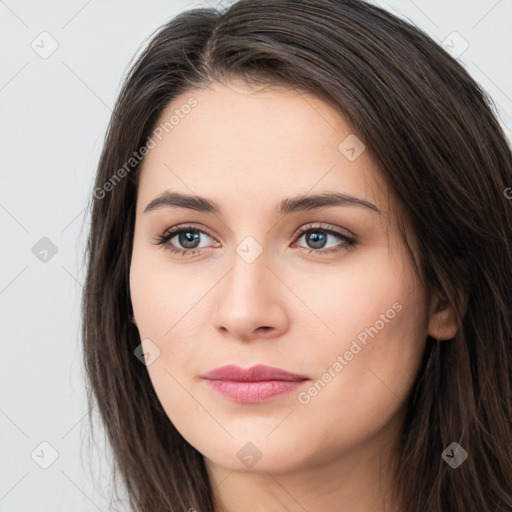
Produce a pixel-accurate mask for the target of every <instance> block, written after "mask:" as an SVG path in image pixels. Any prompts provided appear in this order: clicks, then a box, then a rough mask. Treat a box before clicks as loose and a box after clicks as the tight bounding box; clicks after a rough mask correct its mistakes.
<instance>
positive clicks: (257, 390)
mask: <svg viewBox="0 0 512 512" xmlns="http://www.w3.org/2000/svg"><path fill="white" fill-rule="evenodd" d="M206 382H207V383H208V385H209V386H210V387H211V388H212V389H213V390H214V391H217V392H218V393H220V394H221V395H224V396H227V397H229V398H232V399H234V400H235V401H237V402H245V403H258V402H265V401H266V400H270V399H271V398H274V397H276V396H279V395H284V394H285V393H290V392H291V391H294V390H295V389H297V388H298V387H300V386H302V385H303V384H304V382H306V381H305V380H293V381H290V380H267V381H261V382H238V381H232V380H209V379H206Z"/></svg>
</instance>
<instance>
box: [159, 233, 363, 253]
mask: <svg viewBox="0 0 512 512" xmlns="http://www.w3.org/2000/svg"><path fill="white" fill-rule="evenodd" d="M186 232H195V233H203V234H205V235H207V236H209V237H210V238H213V237H212V236H211V235H210V234H208V233H207V232H206V231H204V230H202V229H199V228H197V227H196V226H193V225H186V226H182V227H177V228H172V229H170V230H167V231H165V232H164V233H163V234H162V235H158V236H157V237H156V238H155V239H154V244H155V245H165V244H167V245H169V247H167V250H168V251H169V252H170V253H171V254H181V256H185V255H186V256H192V255H193V254H196V253H198V252H200V251H201V249H204V247H203V248H200V249H197V248H196V249H177V248H176V247H174V246H172V245H170V244H169V241H170V240H172V239H173V238H174V237H175V236H176V235H179V234H181V233H186ZM309 232H321V233H324V234H327V235H332V236H335V237H336V238H338V239H340V240H343V241H344V242H345V245H344V246H343V247H342V248H341V249H336V250H332V249H330V250H322V249H307V248H306V247H299V249H306V250H308V254H311V253H312V252H315V253H320V254H325V253H330V254H333V253H338V252H339V251H341V250H349V249H350V248H351V247H353V246H355V245H356V244H357V241H356V239H355V238H353V237H350V236H347V235H344V234H342V233H340V232H338V231H334V230H332V229H329V228H326V227H323V226H322V225H315V226H308V227H306V228H302V229H300V230H299V232H298V233H297V234H296V235H295V239H296V240H299V239H300V238H301V237H302V236H303V235H304V234H306V233H309Z"/></svg>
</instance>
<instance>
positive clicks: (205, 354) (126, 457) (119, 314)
mask: <svg viewBox="0 0 512 512" xmlns="http://www.w3.org/2000/svg"><path fill="white" fill-rule="evenodd" d="M490 104H491V100H490V99H489V97H488V96H486V94H485V93H484V92H483V91H482V90H481V89H480V88H479V86H478V85H477V84H476V83H475V82H474V81H473V80H472V78H471V77H470V76H469V75H468V73H467V72H466V71H465V70H464V68H463V67H462V66H461V65H460V64H459V63H458V62H457V61H456V60H454V59H453V58H452V57H450V56H449V55H448V54H447V53H446V52H445V51H444V50H443V49H442V48H440V47H439V46H437V45H436V43H434V42H433V41H432V40H431V39H430V38H429V37H427V36H426V35H425V34H423V33H422V32H421V31H419V30H418V29H417V28H415V27H413V26H411V25H410V24H408V23H406V22H404V21H403V20H400V19H398V18H396V17H394V16H393V15H391V14H390V13H388V12H386V11H384V10H382V9H380V8H378V7H375V6H372V5H369V4H366V3H365V2H363V1H360V0H345V1H340V0H336V1H334V0H299V1H296V0H294V1H291V0H277V1H276V0H272V1H269V0H259V1H258V2H252V1H249V0H239V1H238V2H236V3H235V4H233V5H232V6H230V7H229V8H228V9H225V10H224V11H222V12H217V11H215V10H213V9H194V10H190V11H187V12H184V13H182V14H180V15H179V16H177V17H176V18H174V19H173V20H171V21H170V22H169V23H167V24H166V25H165V26H163V27H162V28H161V29H160V30H159V31H158V33H157V34H156V35H154V37H153V38H152V40H151V42H150V44H149V45H148V47H147V48H146V49H145V51H144V52H143V53H142V54H141V55H140V57H139V58H138V59H137V62H136V63H135V64H134V65H133V67H132V69H131V70H130V73H129V75H128V77H127V78H126V80H125V83H124V86H123V88H122V90H121V92H120V94H119V98H118V100H117V103H116V106H115V109H114V112H113V115H112V119H111V123H110V126H109V130H108V135H107V138H106V140H105V145H104V149H103V152H102V156H101V159H100V163H99V167H98V172H97V176H96V182H95V185H94V191H93V197H92V202H91V209H92V224H91V231H90V238H89V244H88V252H87V254H88V274H87V280H86V285H85V288H84V296H83V342H84V352H85V367H86V370H87V375H88V378H89V381H90V389H89V400H90V401H91V403H92V402H94V401H96V402H97V404H98V407H99V411H100V413H101V416H102V420H103V423H104V425H105V428H106V432H107V434H108V439H109V442H110V443H111V446H112V449H113V454H114V459H115V470H116V471H117V472H119V473H120V474H121V476H122V478H123V482H124V484H125V485H126V489H127V491H128V495H129V498H130V504H131V507H132V508H133V509H134V510H141V511H144V512H146V511H147V512H150V511H151V512H156V511H160V510H173V511H178V510H180V511H181V510H189V511H193V510H197V511H214V512H220V511H225V512H234V511H239V510H243V511H249V512H250V511H256V510H258V511H259V510H265V511H280V510H283V511H285V510H286V511H299V510H300V511H303V510H308V511H310V512H313V511H333V512H334V511H340V510H350V511H351V512H363V511H364V512H367V511H370V510H379V511H385V512H398V511H403V512H420V511H421V512H430V511H436V512H439V511H443V512H445V511H446V512H452V511H456V510H464V511H480V512H483V511H488V512H490V511H496V512H498V511H499V512H501V511H506V510H507V511H508V510H511V509H512V443H511V442H510V440H511V438H512V411H511V408H512V360H511V356H510V349H511V348H512V313H511V312H512V250H511V241H512V203H511V201H510V198H509V197H510V194H507V190H510V187H511V186H512V155H511V152H510V149H509V147H508V145H507V141H506V138H505V135H504V133H503V130H502V129H501V127H500V125H499V123H498V121H497V120H496V118H495V117H494V116H493V113H492V111H491V107H490Z"/></svg>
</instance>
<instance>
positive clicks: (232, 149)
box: [130, 80, 457, 512]
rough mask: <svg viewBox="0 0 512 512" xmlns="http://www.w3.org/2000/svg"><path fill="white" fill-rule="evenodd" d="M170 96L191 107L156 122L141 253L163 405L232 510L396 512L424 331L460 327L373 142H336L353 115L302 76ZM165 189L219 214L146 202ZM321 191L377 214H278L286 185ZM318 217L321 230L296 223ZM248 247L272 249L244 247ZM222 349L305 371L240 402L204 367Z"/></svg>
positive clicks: (136, 296)
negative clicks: (420, 273) (407, 228)
mask: <svg viewBox="0 0 512 512" xmlns="http://www.w3.org/2000/svg"><path fill="white" fill-rule="evenodd" d="M191 97H193V98H195V99H196V100H197V106H195V107H194V108H191V109H190V111H189V109H185V108H183V105H186V104H187V100H189V98H191ZM176 109H181V111H182V112H185V111H186V112H187V114H186V115H182V116H180V119H179V122H178V123H177V124H176V125H175V126H174V127H173V129H172V130H169V131H168V133H167V134H165V133H164V135H163V137H162V140H161V141H160V140H158V139H156V138H154V140H155V142H157V144H156V146H155V147H154V148H153V149H151V150H150V152H149V153H148V155H147V157H146V159H145V161H144V164H143V170H142V174H141V176H140V183H139V188H138V197H137V207H136V224H135V235H134V241H133V242H134V243H133V254H132V263H131V269H130V291H131V300H132V305H133V310H134V319H135V322H136V325H137V328H138V330H139V333H140V337H141V340H145V339H149V340H151V342H152V343H153V344H154V345H153V346H156V347H158V349H159V350H160V354H159V356H158V357H157V358H156V359H155V360H154V361H153V362H152V363H151V364H149V365H148V366H147V371H148V372H149V376H150V379H151V382H152V384H153V386H154V389H155V392H156V393H157V395H158V397H159V399H160V401H161V403H162V406H163V408H164V409H165V411H166V413H167V415H168V417H169V419H170V420H171V421H172V422H173V424H174V425H175V427H176V428H177V430H178V431H179V432H180V433H181V435H182V436H183V437H184V438H185V439H186V440H187V441H188V442H189V443H190V444H191V445H192V446H194V447H195V448H196V449H197V450H198V451H199V452H200V453H202V454H203V455H204V457H205V463H206V467H207V470H208V474H209V475H210V478H211V481H212V483H213V485H212V487H214V489H215V490H214V493H215V498H216V500H217V502H218V501H222V502H223V503H224V505H225V507H226V510H227V511H228V512H238V511H240V510H244V511H246V512H257V511H258V512H259V511H262V512H263V511H266V512H267V511H272V512H273V511H281V510H282V511H290V512H303V511H304V510H307V511H308V512H321V511H322V512H325V511H329V512H331V511H350V512H369V511H374V510H375V511H376V510H379V511H385V512H399V511H400V510H401V508H400V506H399V504H398V503H392V502H391V501H390V498H389V489H390V485H391V481H390V476H389V475H390V470H389V468H390V463H391V460H392V459H391V455H392V451H391V443H392V442H393V440H394V439H395V438H396V435H397V430H398V428H399V425H400V419H401V416H400V413H401V410H402V409H401V407H402V405H403V401H404V399H405V397H406V395H407V393H408V391H409V390H410V388H411V386H412V384H413V381H414V378H415V376H416V373H417V371H418V368H419V364H420V360H421V355H422V351H423V349H424V346H425V340H426V336H427V334H429V335H431V336H433V337H434V338H437V339H441V340H443V339H448V338H451V337H452V336H454V334H455V332H456V331H457V325H456V322H455V320H454V316H453V312H452V311H451V310H450V309H448V308H445V307H444V306H443V305H442V304H439V303H438V302H437V300H434V299H431V298H429V297H427V296H426V295H425V293H424V292H423V290H422V288H421V286H419V282H418V280H417V278H416V276H415V275H414V272H413V267H412V263H411V262H410V261H409V260H408V258H407V256H406V252H405V247H404V244H403V242H402V241H401V239H400V237H399V233H398V231H397V227H396V225H395V223H394V222H393V220H394V218H393V216H392V215H391V211H392V210H391V208H390V206H391V204H390V203H389V201H390V197H391V196H390V194H389V193H388V187H387V186H386V184H385V183H384V182H383V180H382V178H381V177H380V175H379V172H378V169H377V167H376V165H375V164H374V162H372V160H371V159H370V156H369V154H368V151H363V152H362V153H361V154H360V156H359V157H357V158H356V159H355V160H353V161H351V160H350V159H348V158H347V157H346V156H345V155H344V154H343V153H342V152H341V151H340V149H338V146H339V144H340V143H341V142H342V141H344V140H345V139H346V137H347V136H349V135H350V134H352V133H353V130H352V129H351V127H350V126H349V125H348V124H347V122H346V121H345V120H344V119H343V118H342V117H341V116H340V115H339V114H338V113H337V112H336V111H335V110H334V109H333V108H331V107H330V106H329V105H327V104H326V103H324V102H323V101H321V100H320V99H318V98H316V97H315V96H312V95H309V94H305V93H302V92H297V91H292V90H291V89H284V88H281V89H279V88H277V87H274V88H271V87H266V88H265V87H263V86H254V85H252V86H248V85H246V84H245V83H244V82H241V81H239V80H231V81H229V82H227V83H226V84H219V83H213V84H211V85H210V86H209V87H207V88H205V89H204V90H194V91H190V92H188V93H185V94H183V95H181V96H179V97H177V98H175V99H174V100H173V101H172V102H171V104H170V105H168V107H167V109H166V110H165V111H164V112H163V114H162V116H161V120H162V122H165V121H167V120H168V119H169V118H170V117H171V115H172V114H173V113H174V111H175V110H176ZM165 191H170V192H179V193H182V194H189V195H192V196H200V197H204V198H207V199H208V200H210V201H214V202H216V203H218V204H219V206H220V208H221V212H222V214H217V213H214V212H205V211H197V210H192V209H187V208H183V207H171V206H160V207H157V208H154V209H150V210H149V211H146V212H144V210H145V208H146V206H147V205H148V204H149V203H150V202H151V201H152V200H153V199H155V198H156V197H157V196H159V195H160V194H162V193H164V192H165ZM325 192H327V193H332V192H338V193H343V194H349V195H351V196H354V197H356V198H359V199H361V200H364V201H367V202H368V203H371V204H372V205H374V207H376V208H378V210H379V211H380V214H379V213H378V212H376V211H374V209H372V208H367V207H363V206H355V205H348V206H347V205H336V206H327V207H323V208H318V209H314V210H302V211H292V212H289V213H287V214H279V213H278V210H277V207H278V204H279V203H280V202H281V201H283V200H284V199H286V198H292V197H302V196H304V195H313V194H318V193H325ZM319 223H320V224H321V227H325V228H327V229H331V230H333V231H337V232H339V233H340V234H341V235H347V236H348V235H350V236H353V237H354V238H355V239H356V241H357V242H356V244H355V245H352V246H349V245H348V244H347V242H346V241H345V240H344V239H343V238H338V237H337V236H334V235H332V234H325V233H323V232H322V230H321V229H320V230H319V228H318V224H319ZM189 224H192V225H193V227H194V229H196V230H198V231H193V230H192V235H193V234H194V233H195V234H196V236H197V242H196V243H195V244H191V243H190V242H189V244H188V245H186V243H187V239H186V238H185V237H184V236H183V235H182V236H181V237H179V236H177V235H175V236H174V237H173V238H172V239H171V240H169V241H168V242H167V243H166V244H162V245H156V244H155V240H156V239H157V238H158V237H159V236H160V235H163V234H164V233H165V232H166V231H168V230H169V229H170V228H174V227H183V226H187V225H189ZM308 227H311V228H312V230H311V232H310V234H309V236H308V234H307V233H306V234H302V235H300V237H298V236H297V232H298V231H299V229H300V228H308ZM190 231H191V230H190V229H189V230H188V232H189V233H190ZM192 235H189V236H192ZM315 236H316V238H315ZM246 237H252V238H251V239H250V240H251V243H250V244H249V245H247V240H245V241H244V239H246ZM191 239H192V238H191ZM243 241H244V243H243V244H242V245H240V244H241V243H242V242H243ZM322 243H323V245H322ZM239 246H240V247H242V248H245V250H246V251H248V252H249V253H250V254H252V255H255V254H259V252H258V251H260V250H261V254H259V255H258V256H257V257H256V258H255V259H254V261H251V262H250V263H249V262H248V261H247V259H244V257H242V256H241V255H240V254H242V255H243V254H244V253H243V252H240V253H239V252H237V247H239ZM169 248H175V249H177V250H179V249H181V250H183V251H189V253H190V251H192V250H194V251H196V252H195V253H193V254H191V255H188V254H185V255H183V256H182V255H179V254H172V253H171V252H170V251H169ZM321 250H324V251H328V252H326V253H324V254H322V253H320V252H319V251H321ZM255 251H256V252H255ZM393 305H394V306H393ZM371 327H373V328H374V331H373V332H374V335H373V337H370V336H368V339H367V343H366V345H364V344H362V343H358V345H359V346H360V347H361V349H360V350H359V351H357V353H355V355H353V356H352V357H350V354H347V351H348V352H350V348H351V346H352V347H353V346H354V345H352V344H353V342H354V340H357V339H358V338H357V337H358V335H359V336H364V335H362V334H361V333H364V332H366V331H365V329H367V328H368V329H369V328H371ZM356 350H357V349H356ZM356 350H354V352H356ZM338 356H341V357H342V358H343V359H342V360H343V361H344V363H343V367H342V370H341V371H340V370H339V368H340V366H339V365H338V366H337V369H336V368H335V366H334V365H335V363H336V361H340V359H338ZM226 364H236V365H238V366H242V367H244V368H248V367H250V366H253V365H255V364H266V365H269V366H275V367H278V368H282V369H285V370H287V371H289V372H292V373H297V374H301V375H305V376H307V377H308V378H309V380H308V381H306V382H305V383H304V385H303V386H302V387H300V388H299V389H297V390H295V391H294V392H292V393H290V394H286V395H284V396H283V395H281V396H279V397H277V398H274V399H272V400H270V401H267V402H263V403H249V404H248V403H238V402H235V401H233V400H230V399H228V398H226V397H224V396H222V395H220V394H218V393H216V392H215V391H213V390H212V389H210V387H209V386H207V385H206V384H205V381H204V380H203V379H201V377H200V376H201V375H202V374H203V373H204V372H206V371H209V370H212V369H213V368H216V367H219V366H223V365H226ZM329 368H331V372H330V376H331V378H330V380H329V379H328V376H327V377H325V376H324V375H325V374H326V372H328V369H329ZM322 376H324V377H322ZM322 379H323V382H324V383H325V386H323V387H322V388H321V390H320V391H317V392H316V394H315V391H314V389H313V391H310V390H311V388H312V387H313V388H314V384H315V382H317V381H318V380H322ZM300 393H302V394H300ZM299 397H302V401H301V400H300V399H299ZM307 397H309V401H308V400H307ZM248 442H250V443H252V445H254V446H255V447H256V448H257V450H258V451H259V452H258V453H260V454H261V458H260V459H259V460H258V461H257V462H256V463H255V464H254V465H253V466H251V467H249V466H248V465H247V464H246V463H245V462H243V461H242V460H241V458H239V457H238V456H237V454H238V452H239V451H240V450H241V449H242V448H243V447H244V446H245V445H246V443H248ZM252 445H250V447H249V448H247V447H246V450H249V453H250V454H253V455H256V451H255V449H254V448H253V447H252ZM251 450H252V451H251ZM243 453H245V452H243ZM191 507H193V504H191ZM219 510H220V509H219Z"/></svg>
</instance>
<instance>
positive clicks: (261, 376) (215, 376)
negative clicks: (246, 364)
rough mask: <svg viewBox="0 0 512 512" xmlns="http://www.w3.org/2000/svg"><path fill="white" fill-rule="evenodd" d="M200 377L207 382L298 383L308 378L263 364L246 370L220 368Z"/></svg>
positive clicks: (229, 367) (227, 367)
mask: <svg viewBox="0 0 512 512" xmlns="http://www.w3.org/2000/svg"><path fill="white" fill-rule="evenodd" d="M202 377H203V378H204V379H208V380H231V381H238V382H259V381H268V380H287V381H300V380H307V379H308V377H306V376H304V375H297V374H295V373H290V372H287V371H286V370H282V369H281V368H274V367H273V366H266V365H264V364H257V365H256V366H251V367H250V368H247V369H245V368H241V367H240V366H235V365H227V366H221V367H219V368H215V369H213V370H211V371H209V372H207V373H205V374H203V375H202Z"/></svg>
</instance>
